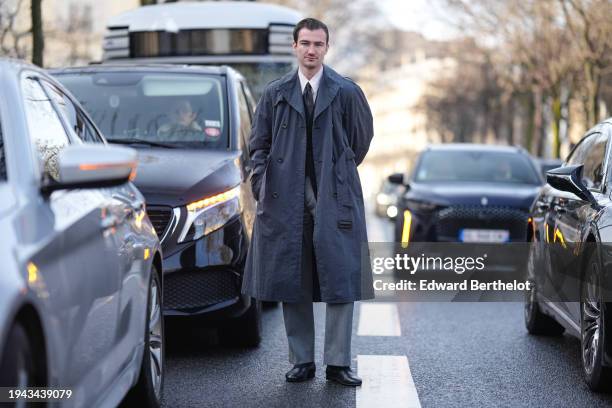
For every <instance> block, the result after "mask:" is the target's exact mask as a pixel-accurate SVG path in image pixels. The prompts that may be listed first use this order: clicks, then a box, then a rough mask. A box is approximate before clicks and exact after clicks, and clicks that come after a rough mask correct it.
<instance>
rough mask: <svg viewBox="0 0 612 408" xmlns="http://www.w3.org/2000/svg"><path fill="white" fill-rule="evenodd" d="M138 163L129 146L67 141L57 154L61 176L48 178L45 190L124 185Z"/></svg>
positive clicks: (44, 191) (134, 152)
mask: <svg viewBox="0 0 612 408" xmlns="http://www.w3.org/2000/svg"><path fill="white" fill-rule="evenodd" d="M137 164H138V153H137V152H136V150H135V149H132V148H129V147H124V146H108V145H103V144H81V145H68V146H66V147H65V148H64V149H62V150H61V151H60V152H59V154H58V180H57V181H47V182H46V183H45V184H44V185H43V186H42V191H43V193H47V194H49V193H51V192H53V191H55V190H64V189H72V188H101V187H110V186H116V185H121V184H124V183H126V182H127V181H129V180H131V179H133V178H134V176H135V174H136V167H137Z"/></svg>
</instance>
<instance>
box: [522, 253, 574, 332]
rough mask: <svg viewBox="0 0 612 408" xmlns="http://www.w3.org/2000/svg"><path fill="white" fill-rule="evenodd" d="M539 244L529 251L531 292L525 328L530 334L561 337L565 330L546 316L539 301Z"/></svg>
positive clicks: (527, 298)
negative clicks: (537, 281)
mask: <svg viewBox="0 0 612 408" xmlns="http://www.w3.org/2000/svg"><path fill="white" fill-rule="evenodd" d="M536 245H537V244H532V245H531V247H530V249H529V251H530V252H529V260H528V264H527V281H528V282H530V283H531V285H530V289H529V291H527V292H526V293H525V308H524V317H525V327H526V328H527V331H528V332H529V334H535V335H541V336H559V335H561V334H563V332H564V331H565V328H564V327H563V326H561V325H560V324H559V323H557V321H556V320H555V319H553V318H552V317H550V316H548V315H546V314H544V313H543V312H542V310H541V309H540V302H539V301H538V291H537V287H536V280H535V270H536V269H537V268H536V267H535V265H536V262H535V258H534V257H535V256H536V255H535V251H536V250H537V247H536Z"/></svg>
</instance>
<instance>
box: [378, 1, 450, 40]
mask: <svg viewBox="0 0 612 408" xmlns="http://www.w3.org/2000/svg"><path fill="white" fill-rule="evenodd" d="M432 3H433V4H432ZM378 4H379V5H380V7H381V9H382V11H383V13H384V14H385V15H386V16H387V18H388V19H389V21H390V22H391V23H392V24H393V25H395V26H397V27H398V28H401V29H404V30H408V31H417V32H420V33H421V34H423V35H425V36H426V37H427V38H429V39H432V40H445V39H449V38H452V37H453V36H454V35H455V30H453V29H452V28H451V27H450V26H449V23H448V22H445V21H444V19H449V17H448V15H445V14H444V12H443V9H442V7H441V6H440V5H439V3H437V2H435V1H431V0H430V1H427V0H381V1H380V2H379V3H378Z"/></svg>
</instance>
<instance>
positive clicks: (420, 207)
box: [406, 199, 439, 212]
mask: <svg viewBox="0 0 612 408" xmlns="http://www.w3.org/2000/svg"><path fill="white" fill-rule="evenodd" d="M406 207H408V208H410V209H411V210H412V211H417V212H418V211H432V210H435V209H436V208H437V207H439V205H438V204H435V203H432V202H428V201H420V200H413V199H407V200H406Z"/></svg>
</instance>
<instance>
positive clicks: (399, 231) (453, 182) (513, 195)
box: [389, 144, 543, 244]
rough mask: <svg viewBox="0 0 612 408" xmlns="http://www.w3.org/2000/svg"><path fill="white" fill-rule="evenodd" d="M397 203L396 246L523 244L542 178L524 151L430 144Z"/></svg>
mask: <svg viewBox="0 0 612 408" xmlns="http://www.w3.org/2000/svg"><path fill="white" fill-rule="evenodd" d="M389 180H390V181H392V182H394V183H396V184H404V185H405V188H406V192H405V193H404V195H403V196H402V197H401V198H400V200H399V202H398V215H397V217H396V223H395V225H396V228H395V241H396V242H402V243H404V244H405V243H408V242H410V241H420V242H513V241H521V242H524V241H525V238H526V234H527V218H528V216H529V215H528V214H529V209H530V207H531V204H532V203H533V201H534V199H535V197H536V195H537V194H538V191H539V189H540V188H541V185H542V184H543V179H542V177H541V176H540V173H539V170H538V169H537V167H536V165H535V163H534V162H533V160H532V158H531V156H529V154H528V153H527V152H526V151H525V150H524V149H522V148H519V147H510V146H490V145H478V144H444V145H431V146H429V147H427V148H426V149H425V150H424V151H423V152H421V154H420V155H419V156H418V158H417V161H416V163H415V166H414V170H413V172H412V174H411V175H410V177H409V179H408V180H406V181H404V176H403V175H402V174H394V175H391V176H389Z"/></svg>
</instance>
